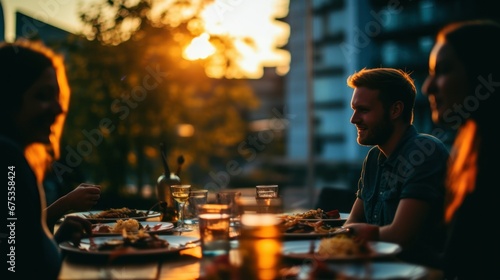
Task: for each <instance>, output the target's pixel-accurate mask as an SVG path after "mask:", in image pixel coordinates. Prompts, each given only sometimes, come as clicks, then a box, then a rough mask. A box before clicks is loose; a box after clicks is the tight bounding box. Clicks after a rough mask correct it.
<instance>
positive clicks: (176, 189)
mask: <svg viewBox="0 0 500 280" xmlns="http://www.w3.org/2000/svg"><path fill="white" fill-rule="evenodd" d="M170 190H171V191H172V197H173V198H174V199H175V201H177V202H178V204H179V209H178V212H179V222H178V224H177V227H175V228H174V229H173V230H174V231H192V229H190V228H189V227H188V226H187V225H186V224H185V223H184V205H186V201H187V200H188V199H189V191H190V190H191V185H171V186H170Z"/></svg>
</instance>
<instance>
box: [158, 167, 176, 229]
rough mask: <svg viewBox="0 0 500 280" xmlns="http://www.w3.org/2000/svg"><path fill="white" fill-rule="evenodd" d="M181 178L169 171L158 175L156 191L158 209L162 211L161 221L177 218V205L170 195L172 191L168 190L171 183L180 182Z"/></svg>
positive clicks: (170, 220) (172, 220) (173, 220)
mask: <svg viewBox="0 0 500 280" xmlns="http://www.w3.org/2000/svg"><path fill="white" fill-rule="evenodd" d="M180 182H181V179H180V178H179V176H177V175H176V174H175V173H173V172H172V173H170V175H169V176H167V175H166V174H165V173H164V174H162V175H160V177H158V180H157V182H156V192H157V196H158V200H159V201H160V209H161V212H162V216H161V217H162V218H161V220H162V221H163V222H173V223H175V222H177V220H178V219H179V213H178V212H177V206H176V204H175V200H174V198H173V197H172V192H171V191H170V186H171V185H178V184H180Z"/></svg>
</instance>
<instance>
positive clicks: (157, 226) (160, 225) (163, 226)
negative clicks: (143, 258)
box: [92, 218, 174, 236]
mask: <svg viewBox="0 0 500 280" xmlns="http://www.w3.org/2000/svg"><path fill="white" fill-rule="evenodd" d="M134 219H135V218H134ZM139 223H140V224H141V225H142V227H145V226H149V230H147V231H146V232H147V233H155V234H158V233H162V232H166V231H170V230H171V229H172V228H173V227H174V224H172V223H170V222H144V221H140V222H139ZM101 225H102V226H109V227H114V226H115V225H116V223H96V224H93V225H92V229H94V227H99V226H101ZM121 234H122V233H121V232H98V231H92V235H93V236H112V235H121Z"/></svg>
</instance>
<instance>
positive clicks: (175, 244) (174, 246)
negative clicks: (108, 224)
mask: <svg viewBox="0 0 500 280" xmlns="http://www.w3.org/2000/svg"><path fill="white" fill-rule="evenodd" d="M198 241H199V238H197V237H191V236H180V235H162V236H160V235H156V234H149V233H146V232H144V231H142V230H140V231H139V232H138V233H134V234H131V233H127V234H124V235H122V236H98V237H90V238H83V239H82V240H81V242H80V244H79V245H75V244H73V243H72V242H62V243H60V244H59V247H60V248H61V250H62V251H64V252H66V253H69V254H73V255H78V256H89V257H96V256H100V257H113V258H116V257H133V256H149V255H159V254H172V253H177V252H179V251H182V250H185V249H188V248H194V247H197V246H199V245H200V244H199V242H198Z"/></svg>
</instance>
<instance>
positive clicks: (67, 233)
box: [54, 216, 92, 246]
mask: <svg viewBox="0 0 500 280" xmlns="http://www.w3.org/2000/svg"><path fill="white" fill-rule="evenodd" d="M90 235H92V224H91V223H90V222H89V221H88V220H86V219H84V218H82V217H77V216H67V217H66V218H64V220H63V222H62V223H61V225H60V226H59V228H58V229H57V231H56V233H55V234H54V239H55V240H56V242H57V243H61V242H64V241H70V242H72V243H73V244H74V245H75V246H78V245H80V240H81V239H82V238H83V237H85V236H90Z"/></svg>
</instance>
